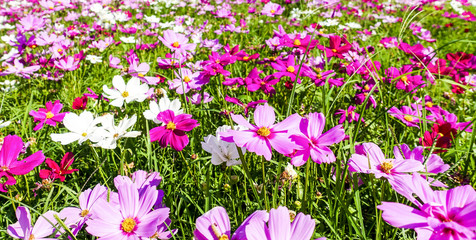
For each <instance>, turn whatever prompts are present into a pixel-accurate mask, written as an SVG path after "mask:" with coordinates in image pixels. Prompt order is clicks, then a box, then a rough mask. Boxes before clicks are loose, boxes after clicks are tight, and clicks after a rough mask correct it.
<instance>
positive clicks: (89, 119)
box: [51, 111, 103, 145]
mask: <svg viewBox="0 0 476 240" xmlns="http://www.w3.org/2000/svg"><path fill="white" fill-rule="evenodd" d="M99 122H100V119H99V118H97V119H95V118H94V116H93V114H92V113H91V112H88V111H84V112H82V113H81V114H80V115H79V116H78V115H76V114H75V113H67V114H66V116H65V117H64V119H63V124H64V126H65V127H66V128H67V129H68V130H69V131H70V132H68V133H53V134H51V140H53V141H55V142H60V143H61V144H63V145H67V144H70V143H72V142H75V141H78V143H79V144H81V143H83V142H85V141H87V140H91V141H92V142H98V141H99V140H101V138H102V135H103V133H102V129H101V128H99V127H97V126H96V125H97V124H98V123H99Z"/></svg>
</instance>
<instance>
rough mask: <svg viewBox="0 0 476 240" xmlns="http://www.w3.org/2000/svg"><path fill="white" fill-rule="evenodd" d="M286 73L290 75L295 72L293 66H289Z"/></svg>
mask: <svg viewBox="0 0 476 240" xmlns="http://www.w3.org/2000/svg"><path fill="white" fill-rule="evenodd" d="M286 71H288V72H290V73H293V72H294V71H295V69H294V67H293V66H289V67H288V68H286Z"/></svg>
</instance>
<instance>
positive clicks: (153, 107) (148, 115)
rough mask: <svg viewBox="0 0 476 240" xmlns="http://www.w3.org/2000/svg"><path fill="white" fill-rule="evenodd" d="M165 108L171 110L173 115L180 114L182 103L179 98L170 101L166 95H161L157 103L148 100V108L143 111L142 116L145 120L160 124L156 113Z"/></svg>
mask: <svg viewBox="0 0 476 240" xmlns="http://www.w3.org/2000/svg"><path fill="white" fill-rule="evenodd" d="M165 110H172V111H173V112H174V114H175V115H180V114H182V113H183V109H182V103H181V102H180V100H179V99H174V100H172V101H170V99H169V98H168V97H167V96H164V97H162V98H161V99H160V100H159V102H158V103H157V102H155V101H150V102H149V110H145V111H144V117H145V119H147V120H152V121H154V122H155V123H157V124H160V123H161V121H159V119H157V115H159V113H161V112H163V111H165Z"/></svg>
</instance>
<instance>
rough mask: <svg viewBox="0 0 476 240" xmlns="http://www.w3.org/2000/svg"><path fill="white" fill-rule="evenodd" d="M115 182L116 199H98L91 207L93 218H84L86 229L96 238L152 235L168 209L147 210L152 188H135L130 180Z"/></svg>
mask: <svg viewBox="0 0 476 240" xmlns="http://www.w3.org/2000/svg"><path fill="white" fill-rule="evenodd" d="M120 183H121V184H119V185H118V184H116V188H117V190H118V199H117V200H118V201H117V202H115V201H109V202H107V201H106V200H104V199H102V198H99V199H98V200H97V201H96V203H95V206H94V209H93V212H92V214H93V216H94V218H93V219H90V220H88V222H87V225H88V226H87V227H86V231H88V233H90V234H91V235H93V236H96V237H99V238H98V239H101V240H105V239H140V238H148V237H151V236H152V235H154V234H155V233H156V231H157V227H158V226H159V225H160V224H162V223H163V222H164V221H165V219H167V218H168V216H169V211H170V209H169V208H159V209H156V210H151V209H152V207H153V206H154V204H155V202H156V200H157V197H158V194H159V193H158V191H157V189H154V188H153V187H148V188H146V189H144V190H143V191H142V192H141V194H140V195H139V190H138V189H137V188H136V186H135V185H134V183H133V182H132V181H131V180H129V181H120Z"/></svg>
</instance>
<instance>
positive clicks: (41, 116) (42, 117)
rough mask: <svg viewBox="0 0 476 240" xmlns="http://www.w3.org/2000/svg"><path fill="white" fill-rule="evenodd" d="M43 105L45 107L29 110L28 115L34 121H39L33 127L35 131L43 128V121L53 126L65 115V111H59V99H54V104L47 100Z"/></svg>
mask: <svg viewBox="0 0 476 240" xmlns="http://www.w3.org/2000/svg"><path fill="white" fill-rule="evenodd" d="M45 107H46V109H45V108H40V109H38V111H34V110H31V111H30V115H31V116H32V117H33V118H34V120H35V122H40V123H38V125H36V126H35V128H33V130H35V131H38V130H40V129H41V128H43V125H44V124H45V123H46V124H48V125H50V126H54V127H55V126H56V124H57V123H58V122H61V121H63V118H64V116H65V115H66V112H64V113H60V111H61V109H62V108H63V104H61V103H60V100H56V101H55V103H54V104H53V103H51V101H49V102H47V103H46V104H45Z"/></svg>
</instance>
